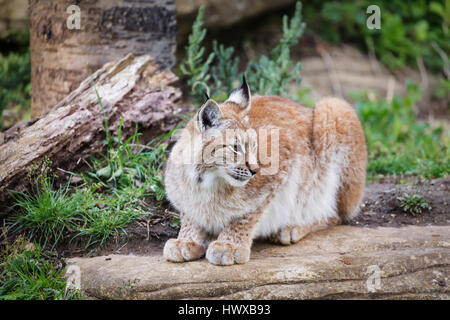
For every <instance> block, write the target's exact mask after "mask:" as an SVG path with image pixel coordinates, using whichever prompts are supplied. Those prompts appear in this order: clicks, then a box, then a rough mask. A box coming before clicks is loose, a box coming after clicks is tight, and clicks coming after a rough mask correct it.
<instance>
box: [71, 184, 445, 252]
mask: <svg viewBox="0 0 450 320" xmlns="http://www.w3.org/2000/svg"><path fill="white" fill-rule="evenodd" d="M404 193H409V194H421V195H422V197H423V198H424V199H425V200H426V201H428V203H429V204H430V207H431V209H430V210H425V211H423V212H422V214H416V215H415V216H412V215H411V214H409V213H405V212H403V211H402V208H401V207H400V202H399V201H398V200H397V197H399V196H402V195H403V194H404ZM449 203H450V177H447V178H440V179H434V180H426V181H423V180H418V179H416V178H411V179H410V180H409V181H408V182H407V183H405V184H398V183H396V181H395V180H394V179H393V178H388V179H385V180H380V181H378V182H374V183H369V184H367V186H366V191H365V196H364V199H363V202H362V205H361V212H360V214H359V215H358V216H357V217H356V218H354V219H353V220H351V221H349V222H347V223H346V224H348V225H352V226H359V227H373V228H375V227H380V226H382V227H402V226H407V225H422V226H426V225H450V210H449ZM167 210H168V209H167ZM173 215H174V212H173V211H172V210H168V211H166V210H161V211H160V212H159V213H157V214H156V215H155V216H154V217H153V218H152V219H150V220H147V221H143V220H142V221H138V222H134V223H133V224H131V225H130V226H129V227H128V228H127V233H128V238H126V237H125V236H122V237H120V238H119V239H115V240H112V241H109V242H108V243H107V244H106V245H104V246H103V247H102V248H100V249H97V250H95V251H92V252H89V253H88V254H87V255H88V256H101V255H108V254H135V255H159V254H161V251H162V248H163V247H164V243H165V241H166V240H167V239H168V238H171V237H176V235H177V232H178V229H177V228H176V227H175V226H174V225H173ZM81 244H82V243H81V242H80V243H78V244H77V243H72V244H71V245H70V246H69V247H68V248H66V250H65V252H64V254H63V255H64V256H66V257H73V256H80V255H86V251H83V248H82V246H80V245H81Z"/></svg>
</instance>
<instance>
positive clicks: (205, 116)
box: [197, 99, 222, 130]
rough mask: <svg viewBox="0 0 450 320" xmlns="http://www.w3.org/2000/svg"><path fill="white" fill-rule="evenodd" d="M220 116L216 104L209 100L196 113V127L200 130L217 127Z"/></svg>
mask: <svg viewBox="0 0 450 320" xmlns="http://www.w3.org/2000/svg"><path fill="white" fill-rule="evenodd" d="M221 115H222V113H221V112H220V109H219V106H218V105H217V103H216V102H215V101H213V100H211V99H209V100H208V101H206V103H205V104H204V105H203V107H201V109H200V110H199V111H198V113H197V122H198V127H199V128H200V129H201V130H207V129H209V128H213V127H217V126H218V124H219V119H220V117H221Z"/></svg>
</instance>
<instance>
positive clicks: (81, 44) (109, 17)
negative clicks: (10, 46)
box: [29, 0, 176, 117]
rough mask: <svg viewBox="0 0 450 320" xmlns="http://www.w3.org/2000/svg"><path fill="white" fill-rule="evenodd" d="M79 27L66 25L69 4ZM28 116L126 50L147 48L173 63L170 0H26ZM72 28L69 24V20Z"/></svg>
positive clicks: (164, 63)
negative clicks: (77, 16)
mask: <svg viewBox="0 0 450 320" xmlns="http://www.w3.org/2000/svg"><path fill="white" fill-rule="evenodd" d="M73 4H75V5H77V6H78V7H79V9H80V12H79V13H80V29H76V28H75V29H69V27H68V25H67V21H68V19H69V21H70V22H72V21H74V20H72V19H70V18H69V17H70V16H71V13H72V14H73V12H69V13H67V8H68V7H69V6H70V5H73ZM29 5H30V24H31V29H30V46H31V66H32V71H31V78H32V79H31V82H32V88H33V90H32V99H31V109H32V116H33V117H36V116H39V115H41V114H42V113H44V112H45V111H47V110H48V109H49V108H50V107H51V106H53V105H54V104H55V103H57V102H58V101H60V100H61V99H62V98H64V97H65V96H66V95H67V94H69V93H70V92H71V91H73V90H74V89H76V88H77V87H78V85H79V84H80V83H81V81H82V80H83V79H84V78H86V77H87V76H88V75H89V74H90V71H95V70H97V69H98V68H100V67H101V66H102V65H103V64H105V63H106V62H108V61H114V60H118V59H120V58H122V57H123V56H125V55H126V54H128V53H130V52H131V53H133V54H134V55H143V54H150V55H152V56H153V57H155V59H156V61H157V62H158V64H159V65H160V66H161V67H168V68H172V67H174V65H175V50H176V15H175V1H174V0H95V1H93V0H86V1H67V0H52V1H50V0H30V1H29ZM71 28H72V26H71Z"/></svg>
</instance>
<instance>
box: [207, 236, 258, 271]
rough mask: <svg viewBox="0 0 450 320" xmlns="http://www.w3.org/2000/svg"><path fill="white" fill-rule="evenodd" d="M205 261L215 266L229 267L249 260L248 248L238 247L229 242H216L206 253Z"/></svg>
mask: <svg viewBox="0 0 450 320" xmlns="http://www.w3.org/2000/svg"><path fill="white" fill-rule="evenodd" d="M206 259H208V261H209V262H211V263H212V264H216V265H222V266H229V265H232V264H235V263H246V262H247V261H248V260H250V248H247V247H244V246H238V245H236V244H234V243H232V242H230V241H220V240H216V241H214V242H212V243H211V244H210V245H209V247H208V250H207V251H206Z"/></svg>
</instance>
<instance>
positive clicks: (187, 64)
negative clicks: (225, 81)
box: [180, 6, 214, 99]
mask: <svg viewBox="0 0 450 320" xmlns="http://www.w3.org/2000/svg"><path fill="white" fill-rule="evenodd" d="M204 11H205V8H204V7H203V6H202V7H200V9H199V10H198V14H197V19H196V20H195V22H194V24H193V26H192V33H191V35H190V36H189V44H188V46H187V47H186V53H187V55H186V59H185V60H184V61H183V63H182V64H181V65H180V69H181V72H182V73H183V74H184V75H185V76H187V77H188V80H187V83H188V85H189V87H190V88H191V90H192V95H193V97H195V98H197V99H200V98H202V97H203V93H204V92H205V88H207V86H208V85H207V83H208V81H209V80H210V78H211V75H210V74H209V66H210V64H211V62H212V60H213V59H214V53H213V52H211V53H210V54H209V55H208V57H207V58H206V60H203V55H204V54H205V48H204V47H202V46H201V43H202V41H203V39H204V38H205V36H206V30H205V29H204V28H202V26H203V14H204Z"/></svg>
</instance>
